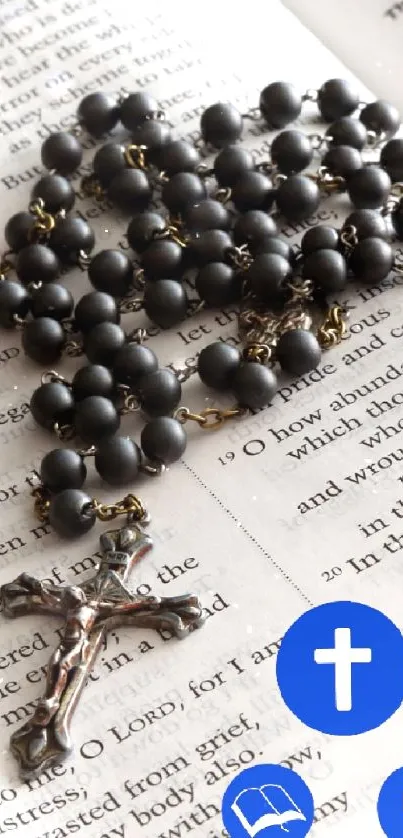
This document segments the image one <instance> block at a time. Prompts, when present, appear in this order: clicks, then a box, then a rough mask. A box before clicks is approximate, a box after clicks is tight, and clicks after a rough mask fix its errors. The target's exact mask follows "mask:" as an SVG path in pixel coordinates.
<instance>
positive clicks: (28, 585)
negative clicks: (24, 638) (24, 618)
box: [0, 573, 63, 617]
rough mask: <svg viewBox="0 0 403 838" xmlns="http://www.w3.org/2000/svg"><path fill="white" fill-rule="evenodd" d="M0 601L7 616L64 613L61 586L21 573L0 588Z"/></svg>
mask: <svg viewBox="0 0 403 838" xmlns="http://www.w3.org/2000/svg"><path fill="white" fill-rule="evenodd" d="M0 602H1V605H2V608H3V611H4V613H5V615H6V616H7V617H17V616H20V615H21V614H32V613H39V614H48V613H51V614H63V609H62V606H61V598H60V588H59V587H58V586H57V585H50V584H46V583H45V582H41V581H40V580H39V579H36V578H35V576H30V575H29V574H28V573H21V574H20V576H17V578H16V579H14V581H13V582H9V583H8V584H6V585H2V587H1V588H0Z"/></svg>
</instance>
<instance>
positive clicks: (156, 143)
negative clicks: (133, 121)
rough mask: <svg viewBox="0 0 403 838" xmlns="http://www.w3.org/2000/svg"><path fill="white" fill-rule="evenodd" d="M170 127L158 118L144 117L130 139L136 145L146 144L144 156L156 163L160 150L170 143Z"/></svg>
mask: <svg viewBox="0 0 403 838" xmlns="http://www.w3.org/2000/svg"><path fill="white" fill-rule="evenodd" d="M171 139H172V135H171V129H170V127H169V125H168V123H167V122H163V121H162V120H160V119H146V120H145V122H143V123H142V124H141V125H139V126H138V128H135V130H134V131H133V133H132V140H133V142H134V144H135V145H137V146H146V152H145V155H146V158H147V161H148V162H150V163H154V165H158V161H159V159H160V155H161V152H162V151H163V149H164V147H165V146H166V145H168V144H169V143H171Z"/></svg>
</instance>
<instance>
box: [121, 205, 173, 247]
mask: <svg viewBox="0 0 403 838" xmlns="http://www.w3.org/2000/svg"><path fill="white" fill-rule="evenodd" d="M166 226H167V223H166V221H165V219H164V218H163V217H162V215H158V213H157V212H151V211H150V210H146V212H141V213H137V215H135V216H134V218H132V220H131V222H130V224H129V226H128V228H127V239H128V242H129V244H130V247H131V248H132V249H133V250H136V251H137V253H143V251H144V250H145V249H146V248H147V247H148V245H149V244H150V242H152V241H153V240H154V238H155V235H156V233H162V232H163V231H164V230H165V229H166Z"/></svg>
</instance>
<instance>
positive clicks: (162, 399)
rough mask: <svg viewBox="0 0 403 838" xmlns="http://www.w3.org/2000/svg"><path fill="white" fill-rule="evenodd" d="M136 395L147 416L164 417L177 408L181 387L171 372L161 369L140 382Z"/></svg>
mask: <svg viewBox="0 0 403 838" xmlns="http://www.w3.org/2000/svg"><path fill="white" fill-rule="evenodd" d="M137 395H138V398H139V400H140V404H141V407H142V409H143V410H144V412H145V413H148V415H149V416H165V415H169V414H170V413H172V411H173V410H175V408H176V407H177V406H178V404H179V402H180V399H181V395H182V387H181V385H180V383H179V381H178V379H177V377H176V375H174V373H173V372H171V370H168V369H161V370H156V371H155V372H152V373H151V374H150V375H145V376H144V377H143V378H142V379H141V380H140V382H139V384H138V389H137Z"/></svg>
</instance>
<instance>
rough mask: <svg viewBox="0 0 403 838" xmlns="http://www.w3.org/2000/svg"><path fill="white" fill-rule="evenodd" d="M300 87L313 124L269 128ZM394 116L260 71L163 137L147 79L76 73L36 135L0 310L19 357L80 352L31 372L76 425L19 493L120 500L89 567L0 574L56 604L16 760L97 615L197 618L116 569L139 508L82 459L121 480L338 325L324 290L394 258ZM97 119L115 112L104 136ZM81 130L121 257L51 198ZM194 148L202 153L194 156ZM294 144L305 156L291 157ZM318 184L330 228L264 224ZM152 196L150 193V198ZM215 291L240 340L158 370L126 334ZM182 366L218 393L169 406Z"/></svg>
mask: <svg viewBox="0 0 403 838" xmlns="http://www.w3.org/2000/svg"><path fill="white" fill-rule="evenodd" d="M304 102H311V103H316V104H317V107H318V110H319V114H320V117H321V119H322V120H323V121H324V122H325V123H329V127H328V128H327V130H326V133H325V134H324V135H323V136H322V135H320V134H311V135H307V134H304V133H303V132H301V131H299V130H295V129H289V128H286V126H287V125H289V124H290V123H292V122H293V121H294V120H295V119H297V118H298V117H299V116H300V113H301V110H302V108H303V105H304ZM249 119H250V120H256V121H258V122H260V123H261V124H265V125H266V126H267V128H268V129H270V130H273V129H279V133H277V135H276V136H275V138H274V139H273V140H272V142H271V146H270V159H268V160H267V161H265V162H261V163H258V164H256V162H255V160H254V157H253V155H252V154H251V153H250V152H249V151H247V150H246V149H244V148H243V147H242V145H241V143H240V140H241V137H242V132H243V130H244V123H245V122H246V121H247V120H249ZM399 127H400V118H399V114H398V112H397V110H396V109H395V108H394V107H393V106H392V105H390V104H388V103H387V102H385V101H383V100H379V101H375V102H372V103H370V104H364V103H362V102H360V101H359V97H358V95H357V94H356V92H355V91H354V90H353V89H352V87H351V85H350V84H349V83H348V82H346V81H343V80H341V79H331V80H329V81H327V82H325V84H323V85H322V87H321V88H320V89H319V90H308V91H307V92H306V93H305V94H304V95H300V94H299V93H298V91H297V90H296V88H295V87H294V86H293V85H291V84H289V83H286V82H275V83H273V84H270V85H268V86H267V87H265V88H264V90H262V92H261V94H260V101H259V107H258V108H256V109H253V110H252V111H250V112H249V113H247V114H241V113H240V112H239V111H238V110H237V109H236V108H235V107H233V106H232V105H230V104H226V103H218V104H215V105H212V106H211V107H209V108H207V109H206V110H205V111H204V112H203V113H202V116H201V122H200V138H199V139H198V140H197V141H196V142H195V143H194V144H192V143H189V142H186V141H184V140H180V139H179V140H178V139H172V135H171V126H170V124H169V122H168V120H167V118H166V115H165V113H164V112H162V111H161V110H160V109H159V107H158V102H157V101H155V99H153V98H152V97H151V96H150V95H148V94H146V93H143V92H141V93H133V94H130V95H128V96H126V97H125V98H123V97H122V98H120V99H117V98H113V97H111V96H109V95H106V94H104V93H93V94H90V95H89V96H86V97H85V98H84V99H83V101H82V102H81V104H80V106H79V109H78V120H77V125H76V126H74V127H73V128H72V130H71V131H69V132H67V131H66V132H58V133H55V134H51V135H50V136H48V138H47V139H46V140H45V141H44V143H43V145H42V149H41V158H42V163H43V165H44V167H45V168H46V169H47V170H48V173H47V174H45V175H44V176H43V177H41V178H40V180H39V181H38V183H37V184H36V185H35V186H34V188H33V190H32V193H31V203H30V204H29V206H28V210H27V211H23V212H18V213H17V214H15V215H13V216H12V217H11V218H10V220H9V221H8V222H7V224H6V228H5V238H6V242H7V245H8V248H9V249H8V250H7V251H6V252H5V253H4V254H3V255H2V256H1V257H0V325H1V326H3V327H4V328H6V329H11V328H13V327H17V328H20V329H21V331H22V345H23V348H24V351H25V353H26V355H28V357H29V358H31V359H33V360H34V361H36V362H37V363H39V364H42V365H45V366H49V365H51V366H53V365H54V364H55V363H56V362H57V361H58V360H59V359H60V357H61V355H62V354H63V353H66V354H68V355H70V356H73V357H79V356H83V355H85V356H86V357H87V360H88V363H87V364H86V365H85V366H82V367H80V368H79V369H78V370H77V372H76V373H75V375H74V377H73V379H72V381H71V382H69V381H67V380H66V379H65V378H64V377H63V376H62V375H61V374H59V373H58V372H56V371H55V370H53V369H50V370H48V371H46V372H44V374H43V375H42V383H41V385H40V386H39V387H38V388H37V389H36V390H35V392H34V393H33V396H32V399H31V405H30V406H31V412H32V415H33V417H34V419H35V420H36V422H37V423H38V424H39V425H40V426H42V427H44V428H46V429H47V430H49V431H51V432H53V433H55V434H56V435H57V437H58V438H59V440H61V441H62V442H67V441H68V440H73V439H77V440H78V445H77V446H76V447H75V448H66V447H63V448H55V449H54V450H52V451H50V453H48V454H46V456H45V457H44V458H43V460H42V463H41V466H40V484H39V485H38V486H36V487H35V489H34V490H33V496H34V505H35V513H36V515H37V517H38V518H39V519H40V520H41V521H42V522H48V523H49V524H50V525H51V526H52V527H53V528H54V530H55V531H56V532H57V533H58V534H59V535H60V536H62V537H64V538H76V537H78V536H79V535H82V534H84V533H86V532H88V531H89V530H90V529H91V528H92V527H93V526H94V524H95V522H96V519H99V520H101V521H105V522H109V521H112V520H114V519H115V518H117V517H118V516H125V518H126V520H125V524H124V526H123V527H122V528H121V529H116V530H109V531H108V532H105V533H103V535H102V536H101V556H102V558H101V560H100V563H99V566H98V569H97V573H96V575H95V576H93V577H92V578H90V579H89V580H87V581H86V582H84V583H83V584H82V585H80V586H76V585H71V586H62V585H55V584H50V583H49V582H47V581H45V582H42V581H40V580H38V579H36V578H34V577H32V576H30V575H29V574H27V573H22V574H21V575H20V576H19V577H18V578H17V579H15V581H13V582H11V583H9V584H6V585H3V586H2V588H1V589H0V598H1V604H2V610H3V612H4V615H5V616H6V617H16V616H19V615H22V614H27V613H31V612H32V613H44V614H54V615H57V616H62V617H64V619H65V627H64V629H63V636H62V640H61V642H60V644H59V646H58V647H57V649H56V650H55V651H54V653H53V655H52V657H51V659H50V661H49V665H48V669H47V676H46V685H45V691H44V695H43V697H42V698H41V699H40V700H39V701H38V703H37V705H36V709H35V712H34V714H33V716H32V718H31V719H30V720H29V721H28V722H27V723H26V724H24V725H23V726H22V727H21V728H20V729H19V730H17V731H16V732H15V733H14V734H13V735H12V737H11V748H12V751H13V753H14V755H15V757H16V758H17V760H18V762H19V765H20V770H21V774H22V776H24V777H32V776H35V775H37V774H39V773H40V772H41V771H44V770H45V769H46V768H48V767H49V766H50V765H52V764H53V763H54V762H59V761H60V760H61V759H63V758H64V757H65V756H66V755H67V754H68V753H69V752H70V750H71V736H70V723H71V719H72V715H73V711H74V707H75V705H76V703H77V701H78V699H79V697H80V695H81V692H82V690H83V688H84V686H85V682H86V679H87V677H88V674H89V672H90V669H91V667H92V666H93V664H94V662H95V659H96V657H97V654H98V652H99V650H100V648H101V645H102V643H103V641H104V638H105V635H106V633H107V632H108V631H109V630H110V629H111V628H114V627H116V626H119V625H136V626H140V627H148V628H157V629H158V628H161V627H164V628H167V629H169V630H170V631H171V632H172V634H173V635H176V636H177V637H183V636H185V635H187V634H188V633H189V631H192V630H193V629H195V628H197V627H199V626H200V625H201V624H202V622H203V609H202V606H201V603H200V601H199V599H198V597H197V596H196V595H194V594H188V595H183V596H176V597H158V596H145V597H142V596H138V595H134V594H132V593H131V592H130V590H129V589H128V588H127V587H126V582H127V580H128V578H129V575H130V573H131V571H132V569H133V567H134V564H135V563H136V562H137V561H138V559H139V558H140V557H141V556H142V555H143V554H144V553H145V552H146V551H147V550H148V549H149V548H150V547H151V544H152V542H151V538H150V537H149V535H148V534H147V532H146V529H145V527H146V525H147V524H148V521H149V515H148V512H147V510H146V508H145V506H144V504H143V502H142V501H141V500H140V498H139V497H137V496H136V495H135V494H133V493H132V492H131V491H129V493H128V494H126V495H125V496H124V497H123V498H122V499H121V500H119V501H117V502H116V503H110V504H108V503H102V502H100V501H99V500H98V499H96V498H91V497H90V496H89V495H88V494H86V492H85V491H84V490H83V485H84V483H85V480H86V476H87V465H86V460H88V459H90V460H91V459H93V461H94V464H95V469H96V470H97V472H98V474H99V475H100V477H101V478H102V479H103V480H104V481H105V483H107V484H109V485H111V486H114V487H116V486H128V487H131V486H132V485H133V484H134V483H135V481H136V479H138V478H139V477H140V476H141V475H144V474H146V475H149V476H152V477H158V476H160V475H162V474H163V472H164V470H165V468H166V467H167V466H170V465H171V464H172V463H174V462H175V461H176V460H180V458H181V457H182V456H183V454H184V452H185V449H186V444H187V434H186V431H185V425H186V424H187V423H188V422H195V423H197V425H198V426H199V427H200V429H201V430H214V429H218V428H220V427H221V426H222V425H223V424H224V423H226V422H227V421H232V420H236V419H239V418H241V417H242V416H244V415H245V414H247V413H248V412H249V413H250V412H251V411H252V412H253V411H258V410H261V409H263V408H264V407H266V406H267V405H269V404H270V403H271V402H272V400H273V398H274V397H275V393H276V387H277V374H276V370H278V369H280V370H281V371H283V373H285V374H288V375H292V376H298V375H304V374H306V373H309V372H310V371H311V370H314V369H315V368H316V367H317V366H318V365H319V363H320V360H321V354H322V351H326V350H328V349H330V348H331V347H333V346H335V345H337V344H338V343H339V342H340V341H341V340H342V338H343V336H344V334H345V332H346V314H347V313H346V311H345V310H344V309H343V307H342V305H340V304H339V303H338V302H328V297H330V298H332V297H333V298H334V296H335V295H336V296H337V294H339V292H341V291H342V290H343V289H344V288H345V287H346V285H347V283H348V282H350V281H351V279H355V280H357V281H360V282H362V283H363V284H364V285H366V286H375V285H378V284H379V283H381V282H382V280H384V279H385V278H386V277H387V275H388V274H389V272H390V271H391V270H392V269H393V270H395V271H397V272H400V273H401V272H403V262H402V260H401V259H399V255H398V253H397V254H395V253H394V251H393V249H392V246H391V241H392V240H394V239H396V238H397V239H399V240H401V241H403V182H402V181H403V139H398V138H394V135H395V134H396V133H397V131H398V129H399ZM284 129H285V130H284ZM116 130H118V131H124V132H125V137H126V139H125V141H124V142H123V141H121V140H120V139H119V140H117V139H116V136H117V135H116ZM112 132H115V133H114V134H113V133H112ZM108 135H112V136H111V137H109V138H108ZM119 138H120V134H119ZM97 140H103V145H101V146H100V147H99V148H98V150H97V151H96V153H95V155H94V158H93V162H92V170H91V172H90V173H89V174H88V172H85V173H84V175H83V177H82V180H81V190H82V192H83V193H84V194H85V195H86V196H93V198H94V199H95V200H96V201H99V202H101V203H102V202H107V206H108V207H109V206H110V207H111V208H112V207H113V206H117V207H118V208H119V209H120V210H121V211H123V212H125V213H126V214H127V215H128V216H130V219H131V220H130V223H129V226H128V229H127V239H128V243H129V246H130V248H131V250H132V252H133V253H132V257H129V256H128V255H127V253H126V252H124V251H122V250H119V249H106V250H102V251H100V252H98V253H96V255H95V256H92V255H91V252H92V250H93V248H94V245H95V237H94V233H93V231H92V229H91V227H90V226H89V224H88V223H87V222H86V221H85V220H84V219H83V218H82V217H80V216H74V215H73V214H72V213H71V210H72V209H73V205H74V202H75V197H76V195H75V192H74V190H73V187H72V184H71V180H70V179H69V176H71V175H73V173H75V172H77V171H78V172H79V173H81V171H82V170H81V169H80V166H81V163H82V158H83V146H84V147H89V146H91V145H92V146H94V145H96V141H97ZM213 152H214V153H215V155H216V156H215V159H214V162H213V164H212V166H211V167H210V166H209V165H208V164H207V163H206V162H203V160H204V159H205V158H207V157H208V156H209V155H211V154H212V153H213ZM374 156H376V157H377V159H376V160H374ZM314 157H319V159H320V164H319V166H318V167H317V169H316V171H314V172H312V171H305V170H307V169H308V167H309V166H310V165H311V163H312V160H313V159H314ZM303 172H305V173H303ZM332 193H340V194H341V193H347V195H348V197H349V199H350V201H351V203H352V205H353V211H352V212H351V213H350V215H349V216H348V218H347V219H346V220H345V222H344V224H343V226H342V227H341V229H336V228H335V227H331V226H324V225H317V226H313V227H311V228H310V229H308V230H307V232H305V233H304V235H303V237H302V240H301V243H300V245H299V246H298V247H296V246H293V247H292V246H290V245H289V244H288V243H287V242H286V241H284V240H283V239H282V238H281V237H280V235H279V233H278V227H277V223H276V219H277V218H278V217H282V218H283V219H286V220H287V221H289V222H296V223H299V222H301V221H304V220H307V219H309V218H311V217H312V216H313V215H314V214H315V212H316V211H317V209H318V207H319V204H320V201H321V199H322V197H325V198H326V197H327V196H328V195H330V194H332ZM152 202H153V204H152ZM155 205H156V206H157V207H160V208H161V209H160V210H158V211H157V210H154V209H153V208H150V207H154V206H155ZM77 265H78V266H79V267H80V268H81V269H82V270H83V271H86V272H87V273H88V278H89V281H90V283H91V285H92V286H93V288H94V290H93V291H91V292H90V293H86V294H84V296H82V297H81V299H80V300H79V301H77V302H75V301H74V299H73V297H72V295H71V293H70V291H69V290H68V289H67V288H66V287H65V285H63V284H61V283H60V282H58V278H59V277H60V275H61V274H62V273H63V275H65V273H66V272H67V271H68V268H69V266H70V267H72V266H77ZM12 272H15V274H16V277H17V278H16V279H12V278H10V274H11V275H12ZM229 305H232V306H234V305H237V312H238V332H239V339H240V340H239V345H240V347H241V348H238V346H234V345H233V344H232V343H230V342H227V343H226V342H225V341H222V340H217V341H216V342H214V343H211V344H210V345H208V346H206V347H205V348H204V349H202V351H201V352H200V353H199V355H198V357H197V361H196V362H195V363H194V364H192V365H189V366H186V367H185V368H184V369H181V370H180V371H179V372H177V373H174V372H173V371H171V370H170V369H161V368H160V367H159V364H158V359H157V356H156V355H155V353H154V352H153V351H152V349H150V348H149V347H148V346H145V345H144V342H145V340H148V339H149V338H151V337H152V336H153V334H155V333H156V330H155V326H156V327H157V331H159V330H160V329H169V328H171V327H174V326H177V325H179V324H180V323H181V322H182V321H184V320H185V319H186V318H187V317H190V318H191V317H192V316H194V314H195V313H197V312H199V311H201V310H202V309H214V308H219V309H220V308H225V307H226V306H229ZM141 312H144V313H145V315H146V316H147V320H146V321H145V323H146V325H140V326H139V327H136V328H134V329H133V328H132V329H131V331H127V330H126V331H125V330H124V329H123V327H122V325H121V317H124V316H126V315H128V314H131V313H141ZM150 323H151V325H150ZM153 324H154V325H153ZM195 374H198V376H199V378H200V379H201V381H202V383H203V384H204V385H206V386H207V387H208V388H210V390H213V391H216V392H218V393H230V394H232V398H233V404H232V405H231V406H230V407H227V408H218V407H217V408H216V407H209V408H206V409H205V410H202V411H200V412H194V411H192V409H191V408H189V407H186V406H182V405H181V401H182V385H184V384H185V383H186V381H187V380H188V379H189V378H190V377H191V376H193V375H195ZM138 411H141V412H142V413H143V414H144V415H145V416H146V422H145V424H144V427H143V430H142V432H141V439H140V444H137V443H136V442H135V441H134V440H133V439H131V438H130V437H128V436H123V435H119V433H118V431H119V426H120V421H121V416H122V415H124V414H130V413H131V412H138Z"/></svg>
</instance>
